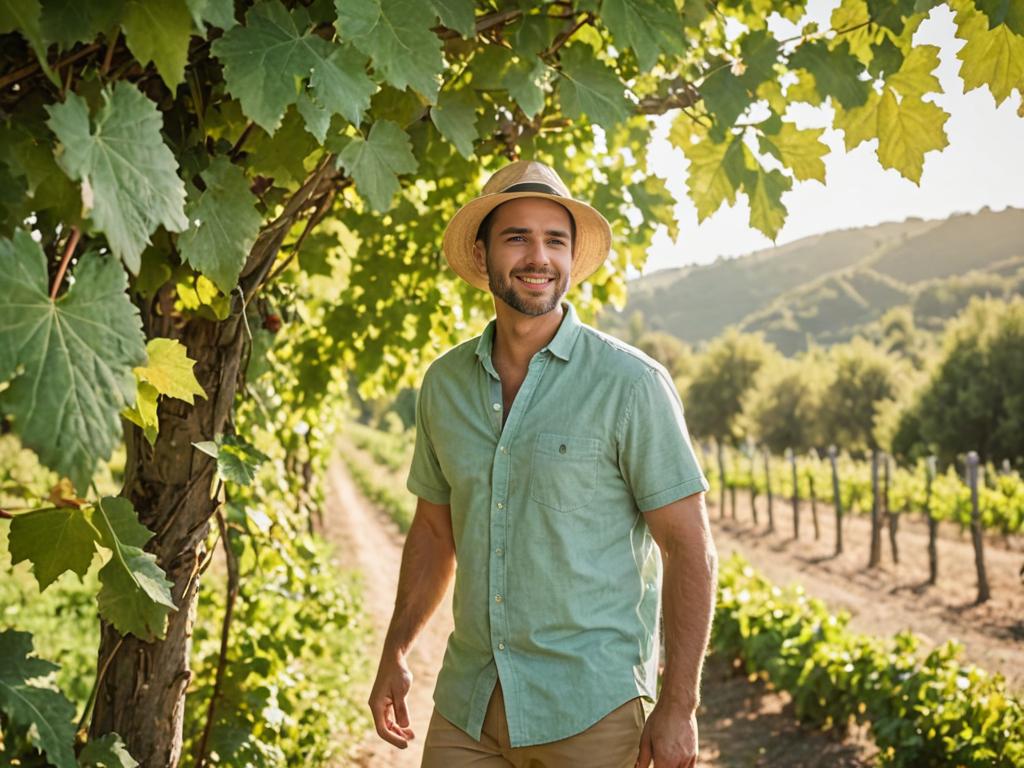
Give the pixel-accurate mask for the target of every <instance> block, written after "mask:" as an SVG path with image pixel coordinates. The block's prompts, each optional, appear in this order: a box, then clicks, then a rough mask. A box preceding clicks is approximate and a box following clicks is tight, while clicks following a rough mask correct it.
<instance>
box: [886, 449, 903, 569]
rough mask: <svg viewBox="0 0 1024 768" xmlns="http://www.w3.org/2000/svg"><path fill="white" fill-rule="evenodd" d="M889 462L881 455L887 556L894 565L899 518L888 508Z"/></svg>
mask: <svg viewBox="0 0 1024 768" xmlns="http://www.w3.org/2000/svg"><path fill="white" fill-rule="evenodd" d="M891 461H892V457H891V456H889V454H888V453H886V454H883V464H882V468H883V470H884V471H883V474H882V478H883V485H882V487H883V488H884V490H883V492H882V504H883V505H884V509H885V520H886V522H887V523H888V525H889V554H890V555H891V556H892V561H893V562H894V563H897V564H898V563H899V561H900V551H899V548H898V547H897V546H896V528H897V526H899V522H900V521H899V517H898V516H897V515H894V514H893V512H892V509H891V508H890V507H889V484H890V480H891V475H890V464H891Z"/></svg>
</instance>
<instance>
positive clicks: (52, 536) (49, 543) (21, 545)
mask: <svg viewBox="0 0 1024 768" xmlns="http://www.w3.org/2000/svg"><path fill="white" fill-rule="evenodd" d="M96 537H97V532H96V529H95V528H93V527H92V522H91V520H90V514H89V508H88V507H86V508H83V509H79V508H77V507H73V506H69V507H60V508H56V509H35V510H32V511H31V512H22V513H21V514H19V515H17V516H15V518H14V519H13V520H12V521H11V530H10V539H9V541H8V542H7V546H8V549H9V550H10V552H11V563H12V564H13V565H17V564H18V563H20V562H23V561H25V560H28V561H29V562H31V563H32V572H33V574H35V577H36V581H37V582H38V583H39V591H43V590H44V589H46V588H47V587H48V586H50V584H52V583H53V582H54V581H56V580H57V579H58V578H59V577H60V576H61V575H62V574H63V573H64V572H65V571H73V572H74V573H75V574H77V575H78V576H79V577H82V576H85V574H86V572H87V571H88V570H89V565H90V564H91V563H92V558H93V555H94V554H95V552H96V546H95V541H96Z"/></svg>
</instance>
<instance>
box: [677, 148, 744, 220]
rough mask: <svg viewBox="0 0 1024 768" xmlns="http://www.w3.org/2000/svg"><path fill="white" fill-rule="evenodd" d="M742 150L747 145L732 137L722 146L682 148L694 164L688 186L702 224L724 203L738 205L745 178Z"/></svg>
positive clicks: (691, 164) (691, 163)
mask: <svg viewBox="0 0 1024 768" xmlns="http://www.w3.org/2000/svg"><path fill="white" fill-rule="evenodd" d="M742 148H743V142H742V141H741V140H740V139H735V138H732V137H730V139H729V140H728V141H726V142H724V143H722V144H716V143H715V142H713V141H711V140H710V139H705V140H703V141H699V142H697V143H696V144H689V143H687V144H684V145H683V146H682V147H680V149H682V150H683V154H684V155H686V158H687V160H689V161H690V174H689V178H688V180H687V186H688V187H689V189H690V198H691V199H692V200H693V202H694V204H695V205H696V206H697V220H698V221H704V220H705V219H706V218H708V217H709V216H710V215H711V214H713V213H714V212H715V211H717V210H718V209H719V208H720V207H721V206H722V203H729V205H732V204H733V203H735V202H736V190H737V189H738V188H739V185H740V182H741V180H742V177H743V152H742Z"/></svg>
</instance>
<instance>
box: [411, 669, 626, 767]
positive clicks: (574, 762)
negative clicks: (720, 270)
mask: <svg viewBox="0 0 1024 768" xmlns="http://www.w3.org/2000/svg"><path fill="white" fill-rule="evenodd" d="M643 728H644V709H643V704H642V703H641V701H640V698H639V697H637V698H635V699H630V700H629V701H627V702H626V703H625V704H623V705H622V706H621V707H619V708H618V709H615V710H612V711H611V712H610V713H608V714H607V715H605V716H604V717H603V718H601V719H600V720H598V721H597V722H596V723H594V724H593V725H592V726H590V727H589V728H587V730H585V731H583V732H582V733H578V734H576V735H575V736H570V737H569V738H567V739H561V740H559V741H552V742H549V743H547V744H537V745H535V746H530V747H511V746H510V745H509V737H508V723H507V721H506V719H505V701H504V699H503V698H502V695H501V683H498V684H497V685H495V687H494V693H493V694H492V695H491V700H490V702H489V703H488V705H487V714H486V715H485V716H484V726H483V731H482V732H481V734H480V741H475V740H474V739H473V738H471V737H470V736H468V735H467V734H466V733H464V732H463V731H462V730H460V729H458V728H456V727H455V726H454V725H452V724H451V723H449V722H448V721H447V720H445V719H444V718H443V717H441V715H439V714H438V713H437V710H436V709H435V710H434V714H433V716H432V717H431V718H430V726H429V727H428V728H427V738H426V741H425V743H424V745H423V763H422V766H421V768H509V767H510V766H511V767H512V768H573V766H586V768H633V765H634V764H635V763H636V758H637V756H638V754H639V752H640V735H641V733H642V732H643Z"/></svg>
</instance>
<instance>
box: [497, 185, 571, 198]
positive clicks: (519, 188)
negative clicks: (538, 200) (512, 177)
mask: <svg viewBox="0 0 1024 768" xmlns="http://www.w3.org/2000/svg"><path fill="white" fill-rule="evenodd" d="M501 191H502V192H543V193H544V194H546V195H555V196H557V197H565V195H561V194H559V193H558V190H556V189H555V188H554V187H552V186H550V185H548V184H543V183H541V182H539V181H524V182H522V183H520V184H513V185H512V186H511V187H505V188H504V189H503V190H501Z"/></svg>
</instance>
